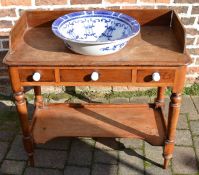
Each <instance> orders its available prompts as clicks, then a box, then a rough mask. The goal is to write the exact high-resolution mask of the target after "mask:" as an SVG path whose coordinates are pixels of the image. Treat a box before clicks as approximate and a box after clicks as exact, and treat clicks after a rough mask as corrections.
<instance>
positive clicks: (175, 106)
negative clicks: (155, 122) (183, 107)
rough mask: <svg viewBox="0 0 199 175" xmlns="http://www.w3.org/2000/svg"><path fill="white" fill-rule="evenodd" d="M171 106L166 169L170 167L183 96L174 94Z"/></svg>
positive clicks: (166, 147)
mask: <svg viewBox="0 0 199 175" xmlns="http://www.w3.org/2000/svg"><path fill="white" fill-rule="evenodd" d="M170 99H171V101H170V104H169V117H168V126H167V136H166V141H165V146H164V153H163V156H164V169H166V168H167V167H168V164H169V160H170V159H171V158H172V155H173V150H174V142H175V133H176V126H177V122H178V117H179V113H180V104H181V94H180V93H172V94H171V97H170Z"/></svg>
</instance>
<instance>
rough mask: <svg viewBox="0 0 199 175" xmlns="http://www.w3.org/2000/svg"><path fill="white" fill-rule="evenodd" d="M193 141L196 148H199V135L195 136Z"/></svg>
mask: <svg viewBox="0 0 199 175" xmlns="http://www.w3.org/2000/svg"><path fill="white" fill-rule="evenodd" d="M193 143H194V146H195V148H197V149H199V136H197V137H193Z"/></svg>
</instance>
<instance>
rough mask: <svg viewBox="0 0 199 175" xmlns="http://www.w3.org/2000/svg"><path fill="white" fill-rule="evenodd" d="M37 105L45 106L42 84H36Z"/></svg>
mask: <svg viewBox="0 0 199 175" xmlns="http://www.w3.org/2000/svg"><path fill="white" fill-rule="evenodd" d="M34 93H35V106H43V97H42V95H41V86H34Z"/></svg>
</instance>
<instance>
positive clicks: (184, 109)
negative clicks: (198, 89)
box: [180, 95, 198, 115]
mask: <svg viewBox="0 0 199 175" xmlns="http://www.w3.org/2000/svg"><path fill="white" fill-rule="evenodd" d="M180 112H181V113H189V114H190V115H195V114H197V113H198V112H197V109H196V108H195V105H194V103H193V101H192V99H191V97H190V96H188V95H185V96H183V97H182V104H181V108H180Z"/></svg>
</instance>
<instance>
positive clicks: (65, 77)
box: [60, 69, 132, 83]
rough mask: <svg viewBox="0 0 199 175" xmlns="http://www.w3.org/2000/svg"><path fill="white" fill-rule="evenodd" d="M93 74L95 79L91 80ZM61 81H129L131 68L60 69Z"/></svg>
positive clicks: (130, 79)
mask: <svg viewBox="0 0 199 175" xmlns="http://www.w3.org/2000/svg"><path fill="white" fill-rule="evenodd" d="M93 75H95V76H97V77H98V78H97V80H93V77H94V76H93ZM60 81H61V82H118V83H119V82H120V83H121V82H131V81H132V70H131V69H61V70H60Z"/></svg>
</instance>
